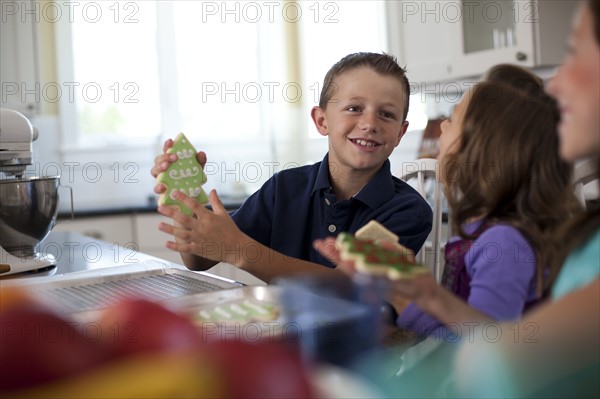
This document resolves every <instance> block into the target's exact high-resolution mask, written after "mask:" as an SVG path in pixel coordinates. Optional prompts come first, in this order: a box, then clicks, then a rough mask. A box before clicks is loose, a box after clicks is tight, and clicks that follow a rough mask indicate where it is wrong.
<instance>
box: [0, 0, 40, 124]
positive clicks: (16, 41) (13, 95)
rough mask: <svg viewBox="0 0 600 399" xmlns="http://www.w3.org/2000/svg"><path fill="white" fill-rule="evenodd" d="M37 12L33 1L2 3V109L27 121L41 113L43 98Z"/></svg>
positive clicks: (0, 30) (0, 75) (0, 37)
mask: <svg viewBox="0 0 600 399" xmlns="http://www.w3.org/2000/svg"><path fill="white" fill-rule="evenodd" d="M32 10H33V11H32ZM35 10H36V8H35V6H34V2H33V1H32V0H22V1H10V2H9V1H7V2H4V1H3V2H2V5H1V13H0V14H1V19H2V21H1V23H0V82H1V84H2V87H1V90H0V92H1V94H2V95H1V98H0V105H1V106H2V107H3V108H11V109H14V110H16V111H19V112H21V113H23V114H24V115H26V116H28V117H31V116H33V115H35V114H36V113H37V112H38V111H39V109H38V108H39V104H40V101H41V96H42V94H43V93H42V87H40V81H39V77H38V58H37V47H36V43H37V41H36V35H37V32H36V28H37V24H36V18H39V16H38V15H37V14H36V13H35Z"/></svg>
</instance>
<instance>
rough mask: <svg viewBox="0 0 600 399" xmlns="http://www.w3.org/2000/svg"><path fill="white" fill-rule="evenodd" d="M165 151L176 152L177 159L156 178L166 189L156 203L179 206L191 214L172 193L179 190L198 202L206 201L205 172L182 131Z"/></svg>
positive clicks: (184, 211)
mask: <svg viewBox="0 0 600 399" xmlns="http://www.w3.org/2000/svg"><path fill="white" fill-rule="evenodd" d="M167 153H168V154H177V160H176V161H175V162H173V163H172V164H171V165H169V168H168V169H167V170H165V171H164V172H162V173H160V174H159V175H158V176H157V178H156V180H157V181H158V182H159V183H162V184H164V185H165V186H166V187H167V190H166V191H165V192H164V193H163V194H162V195H161V196H160V197H159V198H158V203H159V204H160V205H173V206H179V208H180V209H181V211H182V212H183V213H185V214H186V215H191V214H192V211H191V209H189V208H188V207H187V206H185V205H183V204H182V203H180V202H179V201H177V200H176V199H175V198H173V194H174V193H175V192H176V191H181V192H182V193H184V194H185V195H187V196H188V197H191V198H193V199H195V200H196V201H197V202H198V203H200V204H206V203H208V197H207V195H206V193H205V192H204V190H203V189H202V185H203V184H204V183H206V174H205V173H204V170H202V165H200V162H199V161H198V159H197V158H196V149H195V148H194V146H193V145H192V144H191V143H190V142H189V140H188V139H187V137H185V135H184V134H183V133H179V134H178V135H177V137H176V138H175V141H174V143H173V146H172V147H171V148H169V149H168V150H167Z"/></svg>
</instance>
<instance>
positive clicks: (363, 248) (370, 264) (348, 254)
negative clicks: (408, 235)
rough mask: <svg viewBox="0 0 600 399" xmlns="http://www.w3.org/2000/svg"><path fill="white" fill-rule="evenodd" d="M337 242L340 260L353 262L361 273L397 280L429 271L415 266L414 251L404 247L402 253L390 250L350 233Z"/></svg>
mask: <svg viewBox="0 0 600 399" xmlns="http://www.w3.org/2000/svg"><path fill="white" fill-rule="evenodd" d="M336 242H337V244H338V246H339V247H340V258H341V259H342V260H344V261H351V262H353V263H354V266H355V267H356V270H357V271H358V272H360V273H366V274H371V275H375V276H387V277H388V278H389V279H392V280H397V279H400V278H412V277H414V276H415V275H417V274H419V273H427V272H428V271H429V270H428V269H427V268H426V267H425V266H422V265H417V264H414V263H413V261H412V251H410V250H409V249H407V248H404V247H402V248H404V250H403V251H400V252H398V251H395V250H390V249H387V248H383V247H382V246H381V244H379V243H377V242H375V241H372V240H366V239H360V238H356V237H355V236H353V235H352V234H349V233H340V234H339V235H338V237H337V240H336ZM398 245H399V246H400V244H398Z"/></svg>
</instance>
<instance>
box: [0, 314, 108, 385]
mask: <svg viewBox="0 0 600 399" xmlns="http://www.w3.org/2000/svg"><path fill="white" fill-rule="evenodd" d="M108 358H109V355H108V354H107V353H106V352H105V351H103V350H102V348H101V347H100V346H99V345H98V344H96V343H95V342H94V340H90V339H88V338H87V337H85V336H84V335H83V334H82V333H81V328H80V326H79V325H78V324H77V323H74V322H69V321H67V320H66V319H64V318H62V317H60V316H59V315H57V314H54V313H53V312H51V311H49V310H48V309H46V308H44V307H43V306H41V305H37V304H33V303H25V304H22V305H14V306H11V307H10V308H8V309H5V310H3V311H2V312H1V313H0V376H1V378H0V391H4V392H6V391H10V390H16V389H23V388H31V387H34V386H36V385H40V384H44V383H47V382H50V381H55V380H58V379H61V378H64V377H67V376H72V375H76V374H78V373H82V372H85V371H87V370H89V369H91V368H93V367H95V366H97V365H99V364H100V363H103V362H104V361H105V360H107V359H108Z"/></svg>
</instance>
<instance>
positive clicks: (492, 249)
mask: <svg viewBox="0 0 600 399" xmlns="http://www.w3.org/2000/svg"><path fill="white" fill-rule="evenodd" d="M465 264H466V267H467V272H468V273H469V275H470V276H471V293H470V294H469V300H468V303H469V305H470V306H471V307H473V308H475V309H477V310H479V311H480V312H483V313H485V314H486V315H488V316H490V317H492V318H493V319H495V320H498V321H505V320H515V319H518V318H519V317H520V316H521V314H522V312H523V308H524V306H525V303H526V302H527V301H528V300H533V299H534V298H535V269H536V257H535V254H534V252H533V248H532V247H531V245H530V244H529V242H528V241H527V240H526V239H525V237H523V235H522V234H521V233H520V232H519V231H518V230H517V229H515V228H514V227H511V226H506V225H496V226H494V227H491V228H489V229H488V230H486V231H485V232H484V233H483V234H482V235H481V236H480V237H479V238H478V239H477V240H475V242H474V243H473V245H472V246H471V248H470V249H469V251H468V252H467V254H466V258H465Z"/></svg>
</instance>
